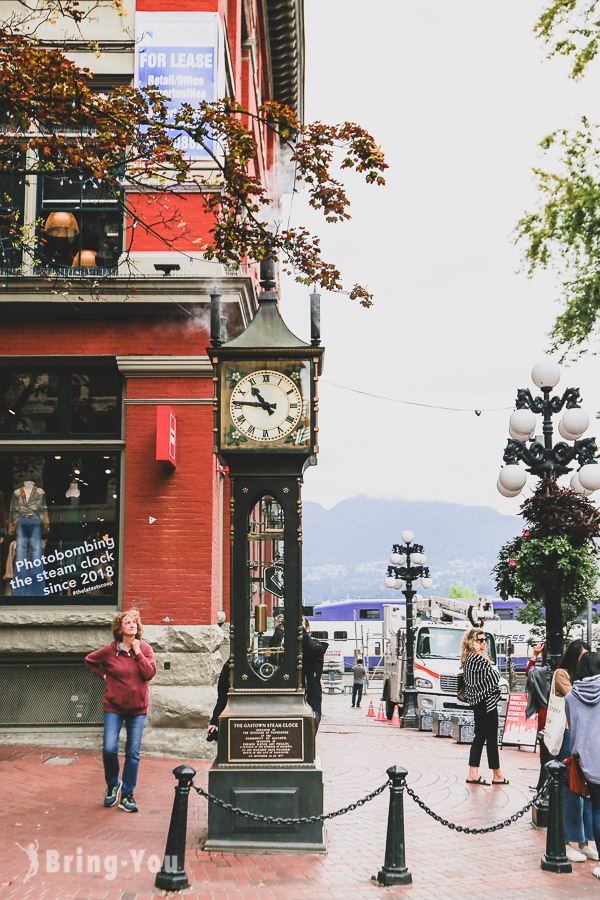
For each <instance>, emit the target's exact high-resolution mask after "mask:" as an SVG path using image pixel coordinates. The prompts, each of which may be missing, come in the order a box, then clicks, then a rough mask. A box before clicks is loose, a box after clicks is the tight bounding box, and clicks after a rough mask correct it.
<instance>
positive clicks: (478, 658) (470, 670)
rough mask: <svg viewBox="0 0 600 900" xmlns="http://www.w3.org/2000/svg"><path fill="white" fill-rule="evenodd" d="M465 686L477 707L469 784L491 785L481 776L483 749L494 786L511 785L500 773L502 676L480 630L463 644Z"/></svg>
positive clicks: (468, 696)
mask: <svg viewBox="0 0 600 900" xmlns="http://www.w3.org/2000/svg"><path fill="white" fill-rule="evenodd" d="M460 663H461V666H462V669H463V674H464V682H465V693H466V700H467V703H469V704H470V705H471V706H472V707H473V712H474V719H475V735H474V737H473V743H472V744H471V751H470V753H469V774H468V775H467V784H477V785H480V784H481V785H489V781H486V780H485V779H484V778H482V777H481V775H480V774H479V763H480V762H481V754H482V751H483V745H484V744H485V746H486V751H487V759H488V765H489V767H490V769H492V770H493V773H494V774H493V778H492V784H508V779H506V778H505V777H504V775H503V774H502V772H501V771H500V757H499V754H498V701H499V699H500V688H499V686H498V685H499V683H500V673H499V671H498V669H497V668H496V666H495V665H494V664H493V663H492V661H491V660H490V658H489V657H488V655H487V651H486V637H485V634H484V633H483V631H481V629H479V628H471V629H470V631H467V633H466V634H465V636H464V638H463V641H462V653H461V660H460Z"/></svg>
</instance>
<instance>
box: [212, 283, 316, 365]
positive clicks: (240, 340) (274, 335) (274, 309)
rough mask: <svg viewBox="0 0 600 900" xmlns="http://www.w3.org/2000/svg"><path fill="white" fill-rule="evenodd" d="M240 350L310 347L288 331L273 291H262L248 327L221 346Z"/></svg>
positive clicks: (308, 349)
mask: <svg viewBox="0 0 600 900" xmlns="http://www.w3.org/2000/svg"><path fill="white" fill-rule="evenodd" d="M230 347H231V348H232V349H237V348H239V349H240V350H249V349H254V348H256V349H269V350H289V349H291V348H294V349H299V348H304V349H306V350H307V351H310V350H311V349H312V348H311V345H310V344H307V343H306V341H302V340H301V339H300V338H299V337H296V335H295V334H294V333H293V332H292V331H290V329H289V328H288V327H287V325H286V324H285V322H284V321H283V319H282V317H281V313H280V312H279V308H278V306H277V294H276V293H275V291H263V292H262V293H260V294H259V295H258V311H257V313H256V315H255V316H254V318H253V319H252V321H251V322H250V324H249V325H248V327H247V328H246V329H245V330H244V331H242V333H241V334H239V335H238V336H237V337H235V338H233V339H232V340H231V341H227V342H226V343H224V344H223V348H227V349H229V348H230Z"/></svg>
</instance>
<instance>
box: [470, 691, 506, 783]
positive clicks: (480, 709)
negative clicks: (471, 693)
mask: <svg viewBox="0 0 600 900" xmlns="http://www.w3.org/2000/svg"><path fill="white" fill-rule="evenodd" d="M474 713H475V737H474V738H473V743H472V744H471V752H470V753H469V765H470V766H472V767H473V768H474V769H477V768H478V767H479V763H480V762H481V753H482V750H483V745H484V744H485V746H486V750H487V759H488V765H489V767H490V769H499V768H500V757H499V756H498V708H497V707H494V709H493V710H492V711H491V712H488V711H487V709H486V708H485V702H484V703H478V704H477V706H475V707H474Z"/></svg>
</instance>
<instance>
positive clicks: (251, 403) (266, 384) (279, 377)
mask: <svg viewBox="0 0 600 900" xmlns="http://www.w3.org/2000/svg"><path fill="white" fill-rule="evenodd" d="M229 414H230V416H231V421H232V423H233V424H234V426H235V428H237V429H238V431H239V432H240V433H241V434H243V435H245V436H246V437H247V438H250V439H251V440H253V441H258V442H259V443H266V444H268V443H271V442H272V441H278V440H281V439H282V438H285V437H287V435H289V434H291V432H292V431H293V430H294V429H295V428H296V427H297V425H298V422H299V421H300V417H301V415H302V394H301V391H300V388H299V387H298V385H297V384H296V382H295V381H294V380H293V379H292V378H289V377H288V376H287V375H286V374H284V373H283V372H278V371H276V370H270V369H259V370H257V371H255V372H251V373H250V374H248V375H245V376H244V377H243V378H240V380H239V381H238V382H237V384H236V386H235V388H234V390H233V391H232V393H231V398H230V401H229Z"/></svg>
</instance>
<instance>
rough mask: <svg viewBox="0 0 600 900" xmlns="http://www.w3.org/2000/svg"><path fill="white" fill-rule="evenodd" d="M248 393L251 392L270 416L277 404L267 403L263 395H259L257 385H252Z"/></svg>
mask: <svg viewBox="0 0 600 900" xmlns="http://www.w3.org/2000/svg"><path fill="white" fill-rule="evenodd" d="M250 393H251V394H252V396H253V397H256V399H257V400H258V402H259V404H260V406H262V408H263V409H266V411H267V412H268V413H269V415H270V416H272V415H273V413H274V412H275V407H276V406H277V404H276V403H267V401H266V400H265V399H264V397H262V396H261V393H260V391H259V389H258V388H257V387H253V388H252V390H251V391H250Z"/></svg>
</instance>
